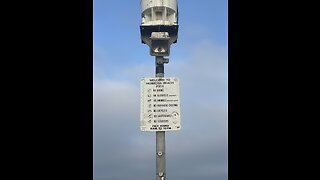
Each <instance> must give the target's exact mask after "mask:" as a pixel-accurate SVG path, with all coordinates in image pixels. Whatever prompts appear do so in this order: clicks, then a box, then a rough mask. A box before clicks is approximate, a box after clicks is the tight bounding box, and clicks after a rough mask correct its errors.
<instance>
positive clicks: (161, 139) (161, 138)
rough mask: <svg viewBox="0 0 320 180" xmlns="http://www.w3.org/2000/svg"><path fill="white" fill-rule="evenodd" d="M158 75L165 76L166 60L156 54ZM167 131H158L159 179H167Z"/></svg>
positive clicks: (157, 159)
mask: <svg viewBox="0 0 320 180" xmlns="http://www.w3.org/2000/svg"><path fill="white" fill-rule="evenodd" d="M156 77H164V61H163V57H162V56H156ZM165 144H166V142H165V131H157V132H156V174H157V180H165V179H166V156H165V152H166V147H165Z"/></svg>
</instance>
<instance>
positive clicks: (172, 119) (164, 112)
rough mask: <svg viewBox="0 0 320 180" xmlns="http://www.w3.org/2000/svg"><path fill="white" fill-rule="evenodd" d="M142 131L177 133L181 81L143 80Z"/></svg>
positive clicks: (168, 78)
mask: <svg viewBox="0 0 320 180" xmlns="http://www.w3.org/2000/svg"><path fill="white" fill-rule="evenodd" d="M140 87H141V90H140V95H141V103H140V105H141V107H140V129H141V131H177V130H180V129H181V125H180V93H179V79H178V78H176V77H156V78H142V79H141V82H140Z"/></svg>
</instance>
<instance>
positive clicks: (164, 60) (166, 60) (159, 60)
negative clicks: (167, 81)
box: [156, 56, 169, 64]
mask: <svg viewBox="0 0 320 180" xmlns="http://www.w3.org/2000/svg"><path fill="white" fill-rule="evenodd" d="M156 62H157V64H165V63H166V64H167V63H169V58H164V57H163V56H156Z"/></svg>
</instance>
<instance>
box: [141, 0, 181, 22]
mask: <svg viewBox="0 0 320 180" xmlns="http://www.w3.org/2000/svg"><path fill="white" fill-rule="evenodd" d="M177 10H178V6H177V0H141V15H142V24H143V25H151V26H152V25H166V26H170V25H171V26H172V25H178V12H177Z"/></svg>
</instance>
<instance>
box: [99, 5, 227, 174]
mask: <svg viewBox="0 0 320 180" xmlns="http://www.w3.org/2000/svg"><path fill="white" fill-rule="evenodd" d="M93 3H94V9H93V13H94V14H93V15H94V16H93V22H94V23H93V32H94V34H93V40H94V42H93V44H94V47H93V50H94V85H93V88H94V99H93V108H94V109H93V110H94V115H93V116H94V121H93V123H94V130H93V131H94V135H93V138H94V139H93V142H94V147H93V148H94V155H93V156H94V167H93V170H94V180H120V179H121V180H126V179H128V180H129V179H130V180H131V179H136V180H150V179H155V178H156V171H155V168H156V167H155V164H156V161H155V158H156V153H155V151H156V147H155V139H156V138H155V137H156V136H155V132H142V131H140V127H139V126H140V122H139V121H140V117H139V116H140V79H141V78H143V77H154V76H155V67H154V65H155V57H153V56H150V55H149V47H148V46H147V45H146V44H142V43H141V40H140V30H139V26H140V24H141V14H140V13H141V12H140V0H121V1H119V0H94V1H93ZM178 7H179V22H178V23H179V32H178V41H177V43H176V44H173V45H171V49H170V56H169V63H168V64H165V77H178V78H179V79H180V105H181V130H180V131H175V132H166V173H167V179H174V180H194V179H197V180H227V179H228V102H227V101H228V96H227V95H228V48H227V47H228V36H227V34H228V21H227V20H228V1H227V0H178Z"/></svg>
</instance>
